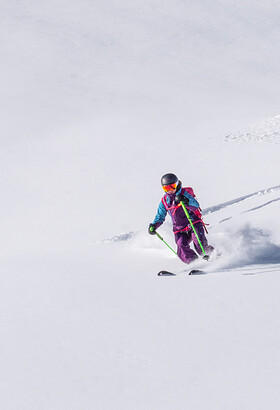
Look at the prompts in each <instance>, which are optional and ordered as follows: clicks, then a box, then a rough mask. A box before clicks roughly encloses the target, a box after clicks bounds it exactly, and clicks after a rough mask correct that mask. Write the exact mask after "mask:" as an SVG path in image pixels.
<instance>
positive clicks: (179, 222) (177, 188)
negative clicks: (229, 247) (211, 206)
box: [148, 173, 214, 263]
mask: <svg viewBox="0 0 280 410" xmlns="http://www.w3.org/2000/svg"><path fill="white" fill-rule="evenodd" d="M161 185H162V188H163V190H164V192H165V195H164V196H163V197H162V199H161V201H160V204H159V207H158V210H157V214H156V217H155V219H154V221H153V222H152V223H150V224H149V230H148V232H149V234H150V235H155V234H156V230H157V229H158V228H159V227H160V226H161V225H162V224H163V222H164V221H165V217H166V215H167V212H168V213H169V215H170V216H171V219H172V223H173V233H174V236H175V242H176V244H177V255H178V256H179V258H180V259H181V260H182V261H183V262H185V263H191V262H193V261H194V260H196V259H198V255H197V253H198V254H199V255H202V253H203V251H202V249H201V247H200V245H199V242H198V239H197V237H196V235H195V233H194V230H193V228H192V226H191V224H190V222H189V220H188V218H187V216H186V213H185V211H184V209H183V206H182V205H181V202H183V204H184V205H185V207H186V209H187V211H188V213H189V216H190V219H191V221H192V224H193V227H194V228H195V230H196V233H197V235H198V237H199V239H200V242H201V244H202V246H203V249H204V251H205V252H206V254H207V256H208V255H209V254H210V253H211V252H213V250H214V248H213V246H211V245H208V241H207V239H206V236H205V232H204V229H205V228H204V224H203V222H202V219H201V213H200V208H199V203H198V202H197V200H196V199H195V198H194V193H193V190H192V188H183V187H182V183H181V181H179V180H178V178H177V176H176V175H175V174H172V173H168V174H165V175H163V177H162V178H161ZM192 241H193V244H194V248H195V250H196V252H197V253H196V252H195V251H194V250H192V249H191V248H190V243H191V242H192Z"/></svg>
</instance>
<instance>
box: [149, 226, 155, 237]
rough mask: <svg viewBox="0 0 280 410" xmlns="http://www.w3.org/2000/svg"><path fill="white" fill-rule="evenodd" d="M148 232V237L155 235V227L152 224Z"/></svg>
mask: <svg viewBox="0 0 280 410" xmlns="http://www.w3.org/2000/svg"><path fill="white" fill-rule="evenodd" d="M148 232H149V234H150V235H155V234H156V226H155V225H154V224H150V225H149V230H148Z"/></svg>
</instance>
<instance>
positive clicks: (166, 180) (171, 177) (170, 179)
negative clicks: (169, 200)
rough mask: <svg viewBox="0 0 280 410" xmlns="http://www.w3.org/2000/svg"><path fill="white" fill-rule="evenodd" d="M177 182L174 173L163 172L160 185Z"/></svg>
mask: <svg viewBox="0 0 280 410" xmlns="http://www.w3.org/2000/svg"><path fill="white" fill-rule="evenodd" d="M178 182H179V180H178V178H177V177H176V175H175V174H165V175H163V177H162V178H161V185H170V184H175V183H178Z"/></svg>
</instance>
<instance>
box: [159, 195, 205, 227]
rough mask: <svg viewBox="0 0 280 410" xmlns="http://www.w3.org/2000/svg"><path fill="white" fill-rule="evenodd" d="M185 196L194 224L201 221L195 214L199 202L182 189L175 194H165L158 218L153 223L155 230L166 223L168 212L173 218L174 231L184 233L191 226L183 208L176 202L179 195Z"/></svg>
mask: <svg viewBox="0 0 280 410" xmlns="http://www.w3.org/2000/svg"><path fill="white" fill-rule="evenodd" d="M180 193H181V194H183V195H184V196H185V197H186V198H188V200H189V204H188V206H186V208H187V210H188V213H189V215H190V218H191V220H192V222H196V221H200V218H199V217H198V216H197V215H196V214H195V213H194V211H196V210H197V209H198V208H199V203H198V202H197V200H196V199H195V198H194V197H193V196H191V195H190V194H189V193H188V192H187V191H185V189H184V188H180V189H179V190H178V191H177V192H176V193H175V194H172V195H169V194H165V195H164V196H163V197H162V199H161V201H160V204H159V207H158V210H157V214H156V217H155V219H154V221H153V224H155V228H156V229H157V228H158V227H159V226H160V225H162V223H163V222H164V221H165V218H166V215H167V212H168V213H169V215H170V216H171V219H172V223H173V231H174V232H178V231H183V230H185V229H186V228H187V227H188V226H189V221H188V219H187V217H186V214H185V211H184V209H183V207H182V206H181V205H180V204H178V203H177V202H176V201H175V197H176V195H178V194H180Z"/></svg>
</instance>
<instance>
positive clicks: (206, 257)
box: [181, 201, 209, 260]
mask: <svg viewBox="0 0 280 410" xmlns="http://www.w3.org/2000/svg"><path fill="white" fill-rule="evenodd" d="M181 205H182V207H183V209H184V211H185V214H186V217H187V218H188V221H189V223H190V225H191V227H192V230H193V231H194V234H195V236H196V239H197V240H198V243H199V245H200V247H201V250H202V252H203V254H204V257H203V259H206V260H208V259H209V255H207V254H206V252H205V250H204V248H203V246H202V243H201V241H200V239H199V236H198V234H197V232H196V229H195V227H194V226H193V223H192V220H191V217H190V215H189V213H188V211H187V208H186V206H185V204H184V202H183V201H181Z"/></svg>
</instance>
